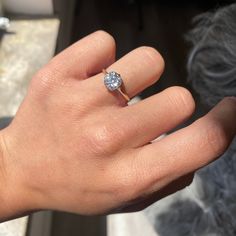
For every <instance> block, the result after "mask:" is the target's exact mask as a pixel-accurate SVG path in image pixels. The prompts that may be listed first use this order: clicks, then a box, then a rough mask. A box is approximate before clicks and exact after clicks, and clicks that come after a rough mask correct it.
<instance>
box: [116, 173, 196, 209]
mask: <svg viewBox="0 0 236 236" xmlns="http://www.w3.org/2000/svg"><path fill="white" fill-rule="evenodd" d="M193 178H194V173H190V174H187V175H185V176H181V177H180V178H178V179H176V180H174V181H173V182H171V183H169V184H168V185H167V186H165V187H163V188H162V189H160V190H158V191H156V192H154V193H151V194H150V195H149V196H146V197H144V198H142V197H141V198H138V199H137V200H134V201H131V202H129V203H127V205H126V206H125V207H122V208H119V209H118V210H117V211H116V212H113V213H118V212H119V213H128V212H135V211H141V210H143V209H145V208H146V207H148V206H150V205H151V204H153V203H155V202H157V201H159V200H160V199H162V198H164V197H167V196H169V195H171V194H173V193H175V192H177V191H180V190H182V189H184V188H185V187H187V186H189V185H190V184H191V183H192V181H193Z"/></svg>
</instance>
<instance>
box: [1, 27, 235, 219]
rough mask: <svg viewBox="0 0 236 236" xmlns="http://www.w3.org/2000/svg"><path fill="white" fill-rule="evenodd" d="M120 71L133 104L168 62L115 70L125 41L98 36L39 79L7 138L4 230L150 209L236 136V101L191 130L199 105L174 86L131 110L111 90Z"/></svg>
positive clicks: (140, 61) (146, 59) (151, 53)
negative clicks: (25, 222)
mask: <svg viewBox="0 0 236 236" xmlns="http://www.w3.org/2000/svg"><path fill="white" fill-rule="evenodd" d="M103 68H107V70H108V71H111V70H115V71H117V72H119V73H120V74H121V75H122V77H123V80H124V84H125V89H126V92H127V94H128V95H129V96H130V97H133V96H135V95H136V94H137V93H139V92H141V91H142V90H143V89H145V88H147V87H148V86H150V85H152V84H153V83H155V82H157V80H158V79H159V78H160V76H161V74H162V72H163V70H164V61H163V58H162V57H161V55H160V54H159V53H158V52H157V51H156V50H155V49H153V48H150V47H140V48H138V49H135V50H134V51H132V52H130V53H129V54H127V55H125V56H124V57H123V58H121V59H120V60H119V61H116V62H115V41H114V39H113V38H112V37H111V36H110V35H109V34H107V33H105V32H103V31H98V32H95V33H93V34H91V35H89V36H87V37H85V38H83V39H82V40H80V41H79V42H77V43H75V44H74V45H72V46H71V47H70V48H68V49H66V50H65V51H64V52H62V53H61V54H59V55H58V56H56V57H55V58H53V59H52V61H51V62H50V63H49V64H48V65H46V66H45V67H44V68H43V69H41V70H40V71H39V72H38V73H37V74H36V75H35V76H34V78H33V79H32V81H31V84H30V86H29V89H28V93H27V95H26V97H25V99H24V102H23V103H22V105H21V107H20V109H19V111H18V112H17V114H16V117H15V118H14V120H13V122H12V123H11V125H10V126H9V127H7V128H6V129H4V130H3V131H1V132H0V147H1V148H0V177H1V178H0V200H1V204H0V219H1V221H4V220H7V219H12V218H14V217H17V216H20V215H23V214H27V212H32V211H37V210H41V209H53V210H61V211H67V212H74V213H79V214H84V215H94V214H106V213H110V212H121V211H123V212H125V211H135V210H140V209H143V208H144V207H146V206H148V205H149V204H151V203H152V202H154V201H156V200H158V199H160V198H162V197H164V196H166V195H168V194H170V193H173V192H175V191H177V190H179V189H181V188H184V187H185V186H187V185H188V184H190V183H191V180H192V176H193V174H192V173H193V172H194V171H195V170H197V169H199V168H201V167H202V166H204V165H206V164H208V163H210V162H212V161H213V160H214V159H216V158H217V157H218V156H219V155H221V154H222V153H223V152H224V151H225V150H226V148H227V147H228V146H229V144H230V142H231V141H232V139H233V137H234V135H235V132H236V122H235V119H236V100H235V99H234V98H225V99H224V100H223V101H222V102H220V103H219V104H218V105H217V106H216V107H215V108H214V109H213V110H212V111H210V112H209V113H208V114H207V115H206V116H204V117H202V118H200V119H199V120H197V121H196V122H194V123H193V124H191V125H190V126H188V127H186V128H183V129H181V130H178V131H176V132H174V133H172V134H170V135H169V136H167V137H165V138H163V139H161V140H158V141H155V142H152V143H151V141H152V140H154V139H156V138H157V137H159V136H160V135H161V134H163V133H165V132H167V131H170V130H171V129H173V128H174V127H176V126H177V125H178V124H180V123H181V122H183V121H185V120H186V119H188V118H189V117H190V116H191V114H192V113H193V111H194V108H195V104H194V100H193V98H192V96H191V94H190V93H189V91H187V90H186V89H184V88H181V87H171V88H168V89H166V90H164V91H162V92H160V93H158V94H156V95H154V96H152V97H150V98H147V99H145V100H143V101H141V102H139V103H137V104H134V105H130V106H126V104H125V100H124V99H123V98H122V97H121V96H120V95H119V94H118V93H110V92H109V91H107V89H106V88H105V86H104V85H103V76H104V75H103V74H102V73H101V71H102V69H103Z"/></svg>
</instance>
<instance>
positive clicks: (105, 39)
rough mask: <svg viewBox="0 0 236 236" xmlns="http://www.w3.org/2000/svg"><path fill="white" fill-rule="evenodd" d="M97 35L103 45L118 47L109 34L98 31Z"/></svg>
mask: <svg viewBox="0 0 236 236" xmlns="http://www.w3.org/2000/svg"><path fill="white" fill-rule="evenodd" d="M95 35H96V37H97V38H98V40H100V41H101V43H103V44H104V43H106V44H109V45H112V47H115V45H116V42H115V39H114V37H113V36H112V35H111V34H109V33H108V32H106V31H104V30H98V31H96V33H95Z"/></svg>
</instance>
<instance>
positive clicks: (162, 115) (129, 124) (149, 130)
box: [119, 87, 195, 147]
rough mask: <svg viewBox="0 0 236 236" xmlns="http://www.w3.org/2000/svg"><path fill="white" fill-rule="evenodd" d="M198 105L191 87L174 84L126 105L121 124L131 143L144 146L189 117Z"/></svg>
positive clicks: (122, 112)
mask: <svg viewBox="0 0 236 236" xmlns="http://www.w3.org/2000/svg"><path fill="white" fill-rule="evenodd" d="M194 108H195V103H194V100H193V98H192V95H191V94H190V92H189V91H188V90H187V89H185V88H182V87H171V88H168V89H166V90H164V91H163V92H161V93H159V94H156V95H154V96H152V97H150V98H147V99H145V100H143V101H141V102H139V103H136V104H134V105H131V106H128V107H125V108H123V109H122V111H121V115H122V116H123V117H122V119H120V122H119V126H121V128H120V129H123V130H125V132H126V134H127V139H128V140H129V145H132V146H133V147H137V146H142V145H144V144H146V143H148V142H150V141H152V140H154V139H156V138H157V137H159V136H160V135H162V134H164V133H166V132H168V131H170V130H171V129H173V128H174V127H176V126H177V125H178V124H180V123H181V122H183V121H184V120H186V119H187V118H189V116H190V115H191V114H192V113H193V111H194ZM127 117H128V119H127Z"/></svg>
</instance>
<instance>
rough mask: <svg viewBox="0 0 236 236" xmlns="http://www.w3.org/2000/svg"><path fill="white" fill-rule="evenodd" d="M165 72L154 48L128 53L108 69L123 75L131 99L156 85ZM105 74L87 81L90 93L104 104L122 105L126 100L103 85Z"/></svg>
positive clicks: (143, 48)
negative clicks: (121, 102)
mask: <svg viewBox="0 0 236 236" xmlns="http://www.w3.org/2000/svg"><path fill="white" fill-rule="evenodd" d="M163 70H164V60H163V58H162V57H161V55H160V54H159V53H158V52H157V51H156V50H155V49H153V48H150V47H140V48H137V49H135V50H133V51H132V52H130V53H128V54H127V55H125V56H124V57H122V58H121V59H120V60H118V61H117V62H115V63H114V64H112V65H111V66H110V67H108V68H107V71H108V72H111V71H116V72H117V73H119V74H121V77H122V79H123V82H124V86H123V87H124V88H123V89H124V91H125V93H127V94H128V96H129V97H133V96H135V95H137V94H138V93H139V92H141V91H142V90H144V89H145V88H147V87H149V86H150V85H152V84H153V83H155V82H156V81H157V80H158V79H159V78H160V76H161V74H162V72H163ZM103 78H104V74H103V73H100V74H98V75H96V76H94V77H92V78H90V80H88V81H86V83H88V84H87V86H88V91H93V96H96V98H97V99H98V100H99V101H100V102H103V103H104V104H114V103H118V104H120V101H123V102H126V101H124V98H123V97H122V96H121V95H119V93H118V92H117V93H116V92H109V91H108V90H107V88H106V87H105V86H104V83H103Z"/></svg>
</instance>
